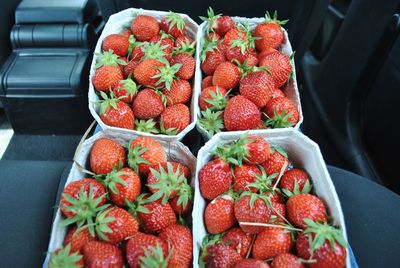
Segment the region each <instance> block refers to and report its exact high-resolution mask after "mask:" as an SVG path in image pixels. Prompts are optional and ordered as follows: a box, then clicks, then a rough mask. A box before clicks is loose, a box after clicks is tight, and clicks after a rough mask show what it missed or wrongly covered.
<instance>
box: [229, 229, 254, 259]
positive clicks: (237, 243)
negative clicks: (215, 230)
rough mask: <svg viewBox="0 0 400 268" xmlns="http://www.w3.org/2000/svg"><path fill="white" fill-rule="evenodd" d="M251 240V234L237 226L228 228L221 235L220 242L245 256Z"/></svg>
mask: <svg viewBox="0 0 400 268" xmlns="http://www.w3.org/2000/svg"><path fill="white" fill-rule="evenodd" d="M252 240H253V238H252V235H250V234H246V233H245V232H243V230H242V229H240V228H239V227H234V228H232V229H230V230H229V231H227V232H226V233H225V235H224V236H223V237H222V242H223V243H224V244H226V245H228V246H230V247H231V248H233V249H234V250H235V251H237V252H238V253H239V254H240V255H241V256H242V257H243V258H245V257H246V256H247V253H248V252H249V250H250V246H251V241H252Z"/></svg>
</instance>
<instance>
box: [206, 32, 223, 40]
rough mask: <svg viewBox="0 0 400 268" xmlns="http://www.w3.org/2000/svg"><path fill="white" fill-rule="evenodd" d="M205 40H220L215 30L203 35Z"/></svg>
mask: <svg viewBox="0 0 400 268" xmlns="http://www.w3.org/2000/svg"><path fill="white" fill-rule="evenodd" d="M205 39H206V41H210V40H213V39H214V40H216V41H219V40H221V36H220V35H219V34H217V33H216V32H209V33H208V34H207V35H206V37H205Z"/></svg>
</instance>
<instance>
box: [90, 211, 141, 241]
mask: <svg viewBox="0 0 400 268" xmlns="http://www.w3.org/2000/svg"><path fill="white" fill-rule="evenodd" d="M138 230H139V224H138V222H137V221H136V219H135V218H134V217H133V216H132V215H131V214H129V213H128V211H126V210H124V209H122V208H119V207H113V206H112V207H109V208H107V209H106V210H104V211H102V212H100V213H99V214H97V217H96V234H97V236H98V237H99V238H100V239H101V240H103V241H105V242H108V243H110V244H117V243H119V242H121V241H123V240H124V239H126V238H127V237H129V236H132V235H134V234H136V233H137V232H138Z"/></svg>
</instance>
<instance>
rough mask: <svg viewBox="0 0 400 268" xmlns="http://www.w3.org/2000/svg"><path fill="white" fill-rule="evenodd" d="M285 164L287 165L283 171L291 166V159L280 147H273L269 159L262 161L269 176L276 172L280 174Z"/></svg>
mask: <svg viewBox="0 0 400 268" xmlns="http://www.w3.org/2000/svg"><path fill="white" fill-rule="evenodd" d="M284 165H286V168H285V169H284V170H283V172H286V171H287V169H288V166H289V159H288V156H287V154H286V152H285V151H284V150H283V149H282V148H279V147H273V148H271V154H270V157H269V158H268V159H267V161H265V162H264V163H262V166H263V168H264V169H265V173H266V174H267V175H268V176H271V175H272V174H275V173H277V174H279V173H280V172H281V169H282V167H283V166H284Z"/></svg>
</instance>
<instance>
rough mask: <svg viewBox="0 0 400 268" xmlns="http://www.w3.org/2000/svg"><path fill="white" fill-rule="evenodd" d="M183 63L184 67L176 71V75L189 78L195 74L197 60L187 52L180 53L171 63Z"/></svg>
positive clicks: (173, 57)
mask: <svg viewBox="0 0 400 268" xmlns="http://www.w3.org/2000/svg"><path fill="white" fill-rule="evenodd" d="M178 63H179V64H182V67H181V68H180V69H179V71H178V72H177V73H176V76H177V77H178V78H180V79H185V80H189V79H190V78H192V77H193V75H194V68H195V66H196V60H195V59H194V58H193V56H191V55H189V54H187V53H179V54H176V55H174V56H172V58H171V65H175V64H178Z"/></svg>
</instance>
